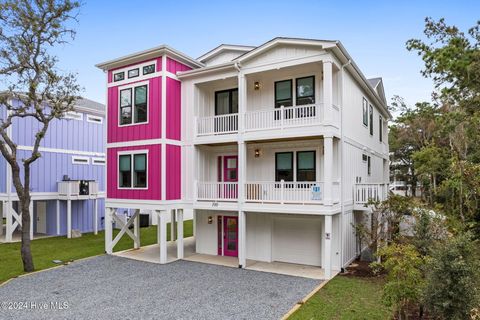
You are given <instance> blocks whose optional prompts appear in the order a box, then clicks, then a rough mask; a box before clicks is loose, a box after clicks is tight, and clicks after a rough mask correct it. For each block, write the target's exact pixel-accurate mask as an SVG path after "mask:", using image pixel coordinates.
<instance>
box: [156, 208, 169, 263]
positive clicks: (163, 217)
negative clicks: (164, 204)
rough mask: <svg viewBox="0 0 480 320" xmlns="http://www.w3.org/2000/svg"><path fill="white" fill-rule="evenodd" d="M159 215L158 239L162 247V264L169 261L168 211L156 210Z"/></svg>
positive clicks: (160, 247)
mask: <svg viewBox="0 0 480 320" xmlns="http://www.w3.org/2000/svg"><path fill="white" fill-rule="evenodd" d="M156 212H157V215H158V226H157V232H158V234H157V241H158V244H159V249H160V264H165V263H167V212H166V211H164V210H162V211H160V210H156Z"/></svg>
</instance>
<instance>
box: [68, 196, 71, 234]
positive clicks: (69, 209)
mask: <svg viewBox="0 0 480 320" xmlns="http://www.w3.org/2000/svg"><path fill="white" fill-rule="evenodd" d="M71 237H72V200H70V199H68V200H67V238H71Z"/></svg>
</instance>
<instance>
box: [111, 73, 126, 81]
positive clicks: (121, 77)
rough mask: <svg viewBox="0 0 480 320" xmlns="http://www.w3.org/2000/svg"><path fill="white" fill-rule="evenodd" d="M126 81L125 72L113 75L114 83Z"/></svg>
mask: <svg viewBox="0 0 480 320" xmlns="http://www.w3.org/2000/svg"><path fill="white" fill-rule="evenodd" d="M122 80H125V72H123V71H122V72H117V73H115V74H114V75H113V81H115V82H117V81H122Z"/></svg>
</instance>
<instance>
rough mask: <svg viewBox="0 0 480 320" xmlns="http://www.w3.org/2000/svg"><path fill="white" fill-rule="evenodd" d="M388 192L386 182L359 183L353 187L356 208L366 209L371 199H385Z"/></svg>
mask: <svg viewBox="0 0 480 320" xmlns="http://www.w3.org/2000/svg"><path fill="white" fill-rule="evenodd" d="M387 194H388V184H386V183H357V184H355V186H354V189H353V196H354V201H355V209H359V210H361V209H362V208H363V209H364V208H365V207H366V206H367V205H368V203H369V202H370V201H384V200H386V199H387Z"/></svg>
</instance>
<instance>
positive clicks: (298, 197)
mask: <svg viewBox="0 0 480 320" xmlns="http://www.w3.org/2000/svg"><path fill="white" fill-rule="evenodd" d="M196 192H197V200H198V201H211V202H236V201H237V200H238V183H237V182H197V186H196ZM323 193H324V183H323V182H321V181H316V182H289V181H249V182H246V183H245V202H250V203H271V204H302V205H303V204H314V205H315V204H316V205H322V204H324V196H323ZM332 195H333V203H338V202H339V200H340V183H339V182H334V183H333V189H332Z"/></svg>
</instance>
